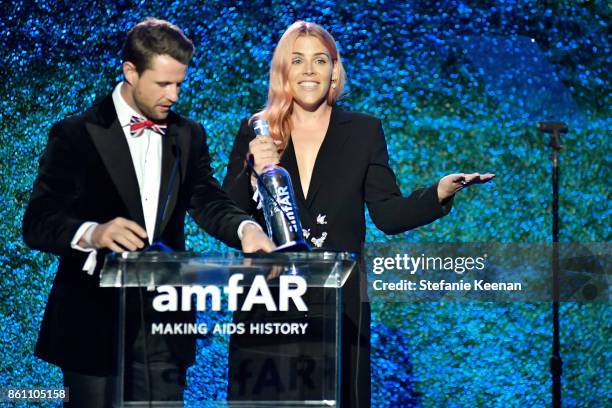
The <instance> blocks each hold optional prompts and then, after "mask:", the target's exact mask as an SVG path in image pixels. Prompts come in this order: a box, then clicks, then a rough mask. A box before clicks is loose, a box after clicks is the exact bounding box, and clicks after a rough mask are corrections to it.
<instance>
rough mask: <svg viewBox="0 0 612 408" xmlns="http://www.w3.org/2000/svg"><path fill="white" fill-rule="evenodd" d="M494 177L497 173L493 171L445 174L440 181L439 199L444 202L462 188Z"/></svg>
mask: <svg viewBox="0 0 612 408" xmlns="http://www.w3.org/2000/svg"><path fill="white" fill-rule="evenodd" d="M493 177H495V174H491V173H486V174H480V173H472V174H465V173H458V174H449V175H448V176H444V177H442V178H441V179H440V182H439V183H438V201H439V202H440V203H442V202H443V201H445V200H447V199H449V198H451V197H452V196H453V195H454V194H455V193H456V192H457V191H459V190H461V189H462V188H464V187H467V186H470V185H472V184H482V183H486V182H487V181H491V180H492V179H493Z"/></svg>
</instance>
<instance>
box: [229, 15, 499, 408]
mask: <svg viewBox="0 0 612 408" xmlns="http://www.w3.org/2000/svg"><path fill="white" fill-rule="evenodd" d="M345 82H346V75H345V71H344V67H343V65H342V60H341V58H340V54H339V53H338V48H337V46H336V42H335V41H334V38H333V37H332V36H331V35H330V34H329V33H328V32H327V31H326V30H325V29H324V28H322V27H321V26H319V25H317V24H314V23H308V22H304V21H298V22H296V23H294V24H292V25H291V26H290V27H289V28H288V29H287V30H286V31H285V33H284V34H283V36H282V37H281V39H280V41H279V43H278V45H277V46H276V49H275V51H274V55H273V57H272V63H271V68H270V82H269V92H268V102H267V104H266V106H265V108H264V109H263V110H262V111H260V112H257V113H256V114H255V115H253V116H252V117H251V118H250V119H245V120H244V121H243V122H242V124H241V126H240V130H239V131H238V135H237V136H236V140H235V142H234V147H233V149H232V153H231V156H230V162H229V165H228V170H227V176H226V178H225V180H224V183H223V186H224V188H225V189H226V191H227V192H228V193H229V194H230V196H231V197H232V198H233V199H234V200H235V201H236V202H237V203H238V205H239V206H240V207H242V208H243V209H244V210H246V211H247V212H249V213H250V214H252V215H253V216H255V218H256V219H258V220H259V221H260V223H261V225H262V226H265V224H264V221H263V216H262V214H261V212H260V211H258V210H257V203H256V202H255V201H254V200H253V196H254V192H255V189H256V187H257V184H256V182H255V177H254V175H253V174H250V172H249V171H248V170H246V168H245V165H244V163H245V158H246V157H247V155H252V157H253V160H254V166H253V167H254V169H255V171H256V172H258V173H260V172H261V171H262V170H263V169H264V168H265V167H266V166H267V165H269V164H279V165H280V166H282V167H284V168H285V169H286V170H287V171H288V172H289V174H290V175H291V180H292V183H293V188H294V190H295V195H296V199H297V203H298V210H299V211H298V213H299V216H300V221H301V225H302V228H303V232H304V238H305V239H306V240H307V241H308V242H309V243H310V244H311V245H312V246H313V248H318V249H324V250H333V251H350V252H355V253H358V254H359V253H361V251H362V246H363V244H364V241H365V233H366V220H365V205H367V206H368V209H369V213H370V215H371V217H372V220H373V222H374V224H375V225H376V226H377V227H378V228H379V229H381V230H382V231H383V232H385V233H387V234H398V233H402V232H404V231H407V230H409V229H412V228H416V227H418V226H421V225H425V224H428V223H430V222H433V221H435V220H436V219H438V218H440V217H442V216H444V215H446V214H448V212H449V211H450V209H451V205H452V200H453V196H454V194H455V193H456V192H457V191H459V190H460V189H461V188H463V187H465V186H466V185H468V184H475V183H483V182H486V181H489V180H490V179H491V178H493V175H492V174H483V175H480V174H479V173H473V174H451V175H447V176H445V177H443V178H442V179H441V180H440V181H438V182H437V183H435V184H434V185H432V186H430V187H428V188H423V189H418V190H416V191H414V192H413V193H412V194H410V195H409V196H407V197H404V196H402V194H401V192H400V189H399V187H398V185H397V183H396V179H395V174H394V173H393V170H391V168H390V167H389V157H388V153H387V144H386V141H385V137H384V134H383V129H382V124H381V122H380V120H378V119H377V118H375V117H372V116H369V115H365V114H361V113H354V112H349V111H346V110H343V109H341V108H339V107H338V106H336V105H335V102H336V101H337V100H338V98H339V97H340V96H341V95H342V92H343V89H344V85H345ZM255 118H264V119H266V120H267V121H268V123H269V128H270V133H271V136H272V138H269V137H255V134H254V132H253V130H252V129H251V127H250V122H251V121H252V120H253V119H255ZM365 287H366V277H365V274H364V271H363V270H361V271H354V272H353V274H351V277H350V278H349V280H348V281H347V283H346V284H345V286H344V288H343V306H344V308H343V325H342V348H343V352H342V374H341V378H342V389H341V397H342V406H343V407H369V406H370V307H369V303H367V299H365V296H366V295H365V293H366V290H365ZM231 389H232V386H231V384H230V393H231Z"/></svg>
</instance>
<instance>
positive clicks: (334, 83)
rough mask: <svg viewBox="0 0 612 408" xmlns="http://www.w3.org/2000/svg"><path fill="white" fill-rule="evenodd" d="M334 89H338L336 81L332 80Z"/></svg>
mask: <svg viewBox="0 0 612 408" xmlns="http://www.w3.org/2000/svg"><path fill="white" fill-rule="evenodd" d="M332 88H334V89H336V79H332Z"/></svg>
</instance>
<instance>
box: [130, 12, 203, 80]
mask: <svg viewBox="0 0 612 408" xmlns="http://www.w3.org/2000/svg"><path fill="white" fill-rule="evenodd" d="M193 53H194V48H193V43H192V42H191V40H190V39H189V38H187V37H186V36H185V34H183V31H182V30H181V29H180V28H178V27H177V26H175V25H174V24H170V23H169V22H167V21H165V20H159V19H156V18H150V17H149V18H147V19H146V20H144V21H142V22H140V23H138V24H136V25H135V26H134V27H132V29H131V30H130V31H129V32H128V35H127V38H126V39H125V43H124V44H123V48H122V50H121V59H122V60H123V61H124V62H126V61H129V62H131V63H132V64H134V65H135V66H136V71H137V72H138V73H139V74H142V72H143V71H144V70H146V69H148V68H150V67H151V65H150V64H151V60H152V59H153V57H154V56H156V55H168V56H170V57H172V58H174V59H175V60H177V61H179V62H181V63H182V64H185V65H188V64H189V61H191V57H193Z"/></svg>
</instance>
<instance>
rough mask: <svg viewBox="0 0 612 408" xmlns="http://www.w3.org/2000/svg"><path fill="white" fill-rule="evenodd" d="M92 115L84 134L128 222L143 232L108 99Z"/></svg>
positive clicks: (132, 174) (125, 150)
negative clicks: (124, 211)
mask: <svg viewBox="0 0 612 408" xmlns="http://www.w3.org/2000/svg"><path fill="white" fill-rule="evenodd" d="M95 112H96V113H97V115H96V116H95V117H92V118H91V120H90V121H87V122H86V123H85V126H86V128H87V131H88V132H89V134H90V136H91V139H92V141H93V143H94V145H95V146H96V149H97V150H98V153H99V154H100V157H101V158H102V162H103V163H104V166H105V167H106V171H108V173H109V174H110V176H111V179H112V180H113V184H114V185H115V187H116V188H117V191H118V192H119V196H120V197H121V199H122V200H123V202H124V204H125V206H126V207H127V209H128V212H129V215H130V218H131V219H132V220H133V221H135V222H137V223H138V224H139V225H141V226H142V227H143V228H144V226H145V222H144V215H143V211H142V202H141V200H140V189H139V187H138V179H137V178H136V171H135V170H134V164H133V163H132V156H131V155H130V148H129V147H128V144H127V141H126V140H125V135H124V133H123V129H122V128H121V124H120V123H119V119H118V118H117V112H116V111H115V106H114V104H113V98H112V96H111V95H108V96H106V97H105V98H104V99H103V100H102V101H101V102H100V103H99V104H98V106H97V107H96V109H95ZM94 187H95V186H94Z"/></svg>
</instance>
